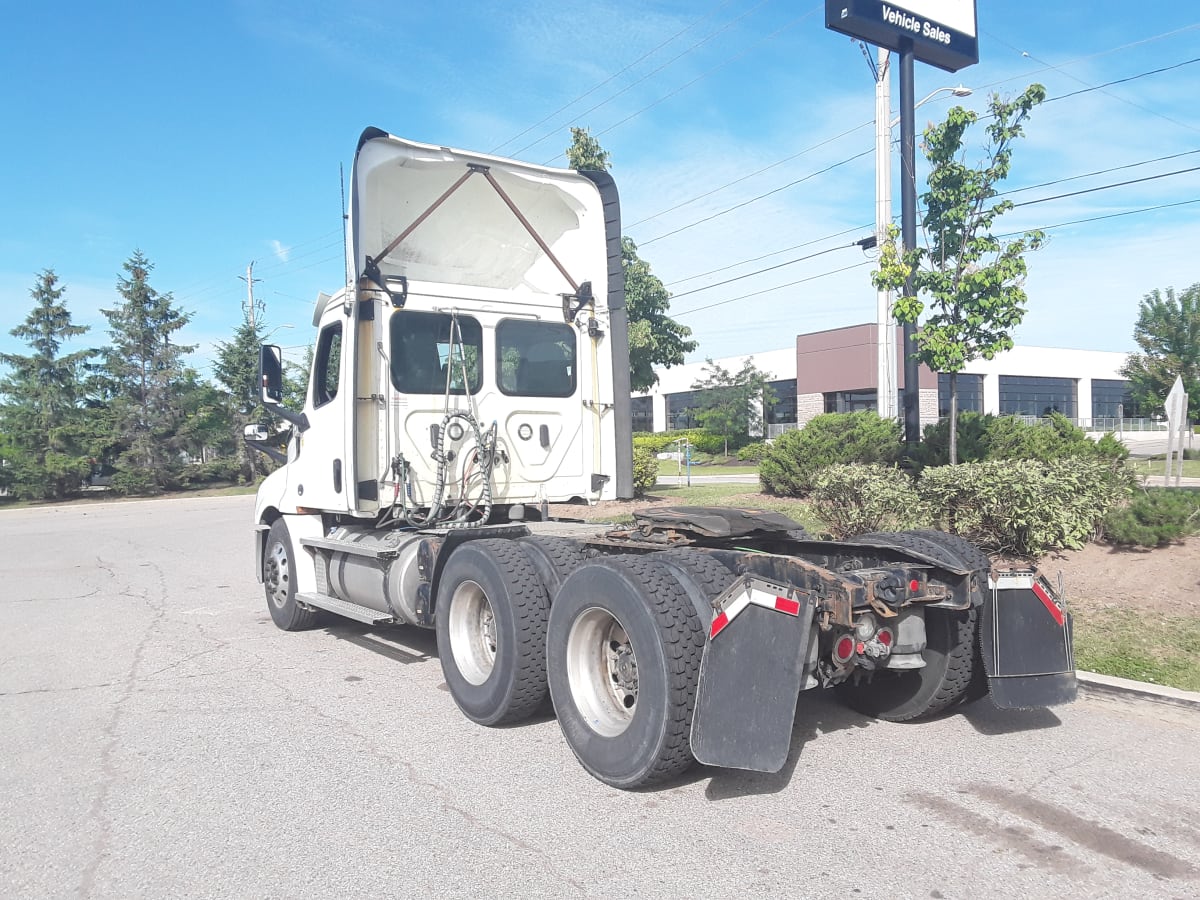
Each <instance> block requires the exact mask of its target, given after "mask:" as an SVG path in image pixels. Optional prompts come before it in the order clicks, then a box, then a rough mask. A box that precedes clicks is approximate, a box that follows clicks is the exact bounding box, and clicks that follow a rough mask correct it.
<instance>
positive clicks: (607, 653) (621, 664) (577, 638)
mask: <svg viewBox="0 0 1200 900" xmlns="http://www.w3.org/2000/svg"><path fill="white" fill-rule="evenodd" d="M567 682H568V684H569V685H570V688H571V697H572V699H573V700H574V701H575V705H576V706H577V707H578V709H579V712H580V713H581V714H582V716H583V720H584V722H585V723H587V726H588V727H589V728H591V729H592V730H593V731H595V732H596V733H597V734H600V735H603V736H604V737H616V736H617V735H619V734H621V733H622V732H624V731H625V729H626V728H628V727H629V725H630V723H631V722H632V721H633V717H634V715H635V714H636V713H637V696H638V674H637V656H635V655H634V652H633V645H632V644H631V643H630V641H629V635H628V634H626V632H625V628H624V626H623V625H621V623H620V622H619V621H618V620H617V618H616V617H615V616H613V614H612V613H610V612H609V611H608V610H606V609H600V608H599V607H592V608H591V609H586V610H584V611H583V613H582V614H581V615H580V616H579V617H578V618H577V619H576V620H575V621H574V623H573V624H572V625H571V631H570V633H569V634H568V635H567Z"/></svg>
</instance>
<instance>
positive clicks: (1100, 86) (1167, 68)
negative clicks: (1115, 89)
mask: <svg viewBox="0 0 1200 900" xmlns="http://www.w3.org/2000/svg"><path fill="white" fill-rule="evenodd" d="M1029 58H1030V59H1033V57H1032V56H1031V57H1029ZM1040 61H1041V60H1038V62H1040ZM1198 62H1200V56H1197V57H1194V58H1193V59H1188V60H1184V61H1183V62H1181V63H1175V65H1173V66H1163V67H1162V68H1161V69H1151V70H1150V71H1149V72H1139V73H1138V74H1136V75H1130V76H1129V77H1128V78H1118V79H1116V80H1115V81H1106V82H1104V84H1097V85H1095V86H1094V87H1088V88H1085V89H1084V90H1081V91H1072V92H1071V93H1069V94H1061V95H1059V96H1058V97H1051V98H1050V99H1049V100H1047V101H1046V102H1047V103H1052V102H1053V101H1055V100H1066V99H1067V98H1068V97H1074V96H1075V95H1076V94H1086V93H1087V92H1088V91H1099V90H1103V89H1104V88H1106V87H1112V86H1113V85H1114V84H1125V83H1126V82H1129V81H1136V80H1137V79H1139V78H1145V77H1146V76H1147V75H1158V74H1159V73H1160V72H1170V71H1171V70H1172V69H1181V68H1183V67H1184V66H1190V65H1192V64H1193V63H1198ZM1055 68H1058V67H1057V66H1055ZM1063 74H1064V75H1066V76H1067V77H1068V78H1071V77H1074V76H1072V75H1070V73H1068V72H1064V73H1063ZM1083 84H1087V82H1086V81H1085V82H1083ZM1116 99H1118V100H1120V99H1121V98H1120V97H1117V98H1116ZM1147 112H1153V110H1147ZM1172 121H1173V120H1172Z"/></svg>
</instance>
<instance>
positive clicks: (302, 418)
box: [267, 404, 308, 431]
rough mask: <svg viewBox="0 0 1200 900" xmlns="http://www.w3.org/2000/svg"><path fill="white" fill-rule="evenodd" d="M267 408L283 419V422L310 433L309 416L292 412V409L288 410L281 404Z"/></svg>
mask: <svg viewBox="0 0 1200 900" xmlns="http://www.w3.org/2000/svg"><path fill="white" fill-rule="evenodd" d="M267 408H268V409H269V410H270V411H271V412H273V413H275V415H277V416H279V418H281V419H283V421H285V422H290V423H291V424H293V425H295V426H296V427H297V428H298V429H300V431H308V416H307V415H305V414H304V413H302V412H301V413H297V412H292V411H291V410H290V409H286V408H285V407H282V406H280V405H279V404H272V405H271V406H269V407H267Z"/></svg>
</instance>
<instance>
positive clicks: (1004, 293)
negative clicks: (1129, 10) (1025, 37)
mask: <svg viewBox="0 0 1200 900" xmlns="http://www.w3.org/2000/svg"><path fill="white" fill-rule="evenodd" d="M1045 98H1046V89H1045V88H1044V87H1042V86H1041V85H1040V84H1033V85H1030V86H1029V87H1028V88H1027V89H1026V90H1025V92H1024V93H1023V94H1021V95H1020V96H1019V97H1017V98H1016V99H1015V100H1011V101H1006V100H1003V99H1001V98H1000V96H999V95H997V94H993V95H992V96H991V98H990V100H989V102H988V107H989V111H990V119H991V121H990V123H989V124H988V125H987V127H986V129H985V131H986V133H987V137H988V142H987V145H986V147H985V149H984V156H983V160H982V161H981V162H980V163H979V164H978V165H974V166H972V165H968V164H967V163H966V162H964V156H965V154H964V149H963V145H964V141H965V138H966V135H967V132H968V130H969V129H970V127H971V126H972V125H974V124H975V123H976V122H977V121H978V120H979V116H978V115H977V114H976V113H974V112H972V111H970V110H967V109H964V108H963V107H961V106H956V107H954V108H953V109H951V110H950V112H949V113H948V114H947V116H946V121H945V122H943V123H941V124H940V125H930V126H929V127H928V128H927V129H926V130H925V140H924V144H923V145H922V146H923V150H924V153H925V157H926V159H927V160H928V161H929V163H930V166H931V169H930V173H929V183H928V190H927V191H926V192H925V193H924V194H923V195H922V200H923V201H924V204H925V218H924V220H923V224H924V228H925V233H926V235H927V236H928V241H929V247H928V248H921V247H918V248H916V249H915V250H913V251H911V252H910V253H908V254H903V253H901V251H900V250H899V249H898V248H897V246H896V241H895V232H894V231H893V234H892V237H891V240H889V241H888V242H886V243H885V244H884V246H883V247H882V248H881V252H880V264H879V269H878V271H876V272H874V273H873V274H872V280H873V281H874V283H875V286H876V287H878V288H880V289H886V290H898V289H899V288H901V287H902V286H903V285H904V283H905V281H906V280H907V279H908V278H909V277H910V276H911V279H912V286H913V296H909V297H899V298H897V300H896V303H895V306H894V310H895V316H896V319H897V320H898V321H900V322H903V323H916V322H917V321H918V319H919V318H920V316H921V314H922V313H923V312H925V310H926V302H925V301H924V300H922V299H921V297H922V295H924V296H925V297H926V298H928V308H929V310H930V314H929V315H928V317H927V318H926V319H925V322H924V324H923V325H921V327H920V329H919V330H918V332H917V351H916V354H915V355H916V356H917V358H918V359H919V360H920V361H921V362H923V363H925V364H926V365H928V366H929V367H930V368H931V369H933V370H934V371H935V372H945V373H947V374H948V375H949V376H950V462H951V463H955V462H957V460H958V456H957V420H958V415H957V414H958V378H957V376H958V373H959V372H961V371H962V370H963V367H964V366H965V365H966V364H967V363H969V362H971V361H972V360H975V359H979V358H980V357H983V358H984V359H992V358H993V357H995V355H996V354H997V353H1000V352H1002V351H1004V350H1009V349H1011V348H1012V346H1013V341H1012V336H1011V331H1012V329H1013V328H1015V327H1016V326H1017V325H1019V324H1020V322H1021V320H1022V318H1023V317H1024V315H1025V302H1026V296H1025V290H1024V287H1023V285H1024V281H1025V273H1026V271H1027V269H1026V263H1025V253H1026V252H1027V251H1031V250H1036V249H1037V248H1038V247H1040V246H1041V245H1042V243H1043V241H1044V240H1045V235H1044V234H1043V233H1042V232H1040V231H1029V232H1026V233H1024V234H1022V235H1021V236H1019V237H1017V238H1013V239H1011V240H1003V239H1001V238H999V237H997V236H996V235H994V234H992V228H993V226H994V224H995V222H996V220H997V219H998V218H999V217H1000V216H1002V215H1003V214H1004V213H1005V212H1007V211H1008V210H1010V209H1012V207H1013V204H1012V201H1011V200H997V199H996V197H997V196H998V191H997V190H996V186H997V185H998V184H1000V183H1001V182H1002V181H1004V179H1005V178H1007V177H1008V174H1009V171H1010V169H1011V168H1012V152H1013V144H1014V143H1015V142H1016V140H1017V139H1018V138H1020V137H1021V136H1022V134H1023V133H1024V126H1025V122H1026V120H1027V119H1028V117H1029V114H1030V111H1031V110H1032V109H1033V107H1035V106H1037V105H1038V104H1039V103H1041V102H1042V101H1043V100H1044V99H1045Z"/></svg>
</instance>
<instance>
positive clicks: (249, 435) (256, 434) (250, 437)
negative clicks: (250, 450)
mask: <svg viewBox="0 0 1200 900" xmlns="http://www.w3.org/2000/svg"><path fill="white" fill-rule="evenodd" d="M269 437H270V435H269V434H267V429H266V428H264V427H263V426H262V425H247V426H246V427H245V428H244V429H243V430H242V438H243V439H244V440H247V441H265V440H267V439H268V438H269Z"/></svg>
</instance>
